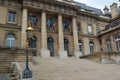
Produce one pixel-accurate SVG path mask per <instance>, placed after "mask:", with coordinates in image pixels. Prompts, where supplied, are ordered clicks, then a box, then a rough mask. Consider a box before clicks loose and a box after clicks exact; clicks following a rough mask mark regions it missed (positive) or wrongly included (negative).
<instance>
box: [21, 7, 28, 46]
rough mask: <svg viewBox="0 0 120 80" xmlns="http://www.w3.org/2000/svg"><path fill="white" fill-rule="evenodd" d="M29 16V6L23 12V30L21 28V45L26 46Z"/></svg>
mask: <svg viewBox="0 0 120 80" xmlns="http://www.w3.org/2000/svg"><path fill="white" fill-rule="evenodd" d="M27 16H28V10H27V8H23V14H22V30H21V47H23V48H25V47H26V45H25V43H26V38H27V35H26V29H27Z"/></svg>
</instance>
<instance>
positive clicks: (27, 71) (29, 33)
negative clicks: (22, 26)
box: [22, 22, 34, 79]
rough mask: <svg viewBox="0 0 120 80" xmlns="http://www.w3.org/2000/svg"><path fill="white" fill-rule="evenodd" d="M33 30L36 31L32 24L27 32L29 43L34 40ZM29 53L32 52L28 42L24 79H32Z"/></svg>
mask: <svg viewBox="0 0 120 80" xmlns="http://www.w3.org/2000/svg"><path fill="white" fill-rule="evenodd" d="M33 30H34V29H33V28H32V23H31V22H30V23H29V25H28V28H27V30H26V32H27V39H28V41H29V39H30V38H32V33H33ZM29 51H30V49H29V45H28V42H26V68H25V70H24V71H23V72H22V76H23V79H27V78H32V71H30V69H29V64H28V53H29Z"/></svg>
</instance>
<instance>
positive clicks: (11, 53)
mask: <svg viewBox="0 0 120 80" xmlns="http://www.w3.org/2000/svg"><path fill="white" fill-rule="evenodd" d="M23 52H24V51H23V50H21V49H10V48H9V49H8V48H2V49H1V48H0V74H1V75H2V74H4V75H6V74H7V75H9V77H10V80H17V79H18V77H19V75H18V72H15V71H14V72H13V67H14V66H13V65H12V62H25V61H26V54H25V53H23ZM29 61H32V55H29ZM3 80H4V79H3Z"/></svg>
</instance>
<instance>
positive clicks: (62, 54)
mask: <svg viewBox="0 0 120 80" xmlns="http://www.w3.org/2000/svg"><path fill="white" fill-rule="evenodd" d="M58 46H59V51H58V56H59V57H60V58H67V51H65V50H64V35H63V26H62V15H61V14H58Z"/></svg>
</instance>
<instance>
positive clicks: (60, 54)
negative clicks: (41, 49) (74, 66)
mask: <svg viewBox="0 0 120 80" xmlns="http://www.w3.org/2000/svg"><path fill="white" fill-rule="evenodd" d="M58 57H59V58H67V51H65V50H59V51H58Z"/></svg>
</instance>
